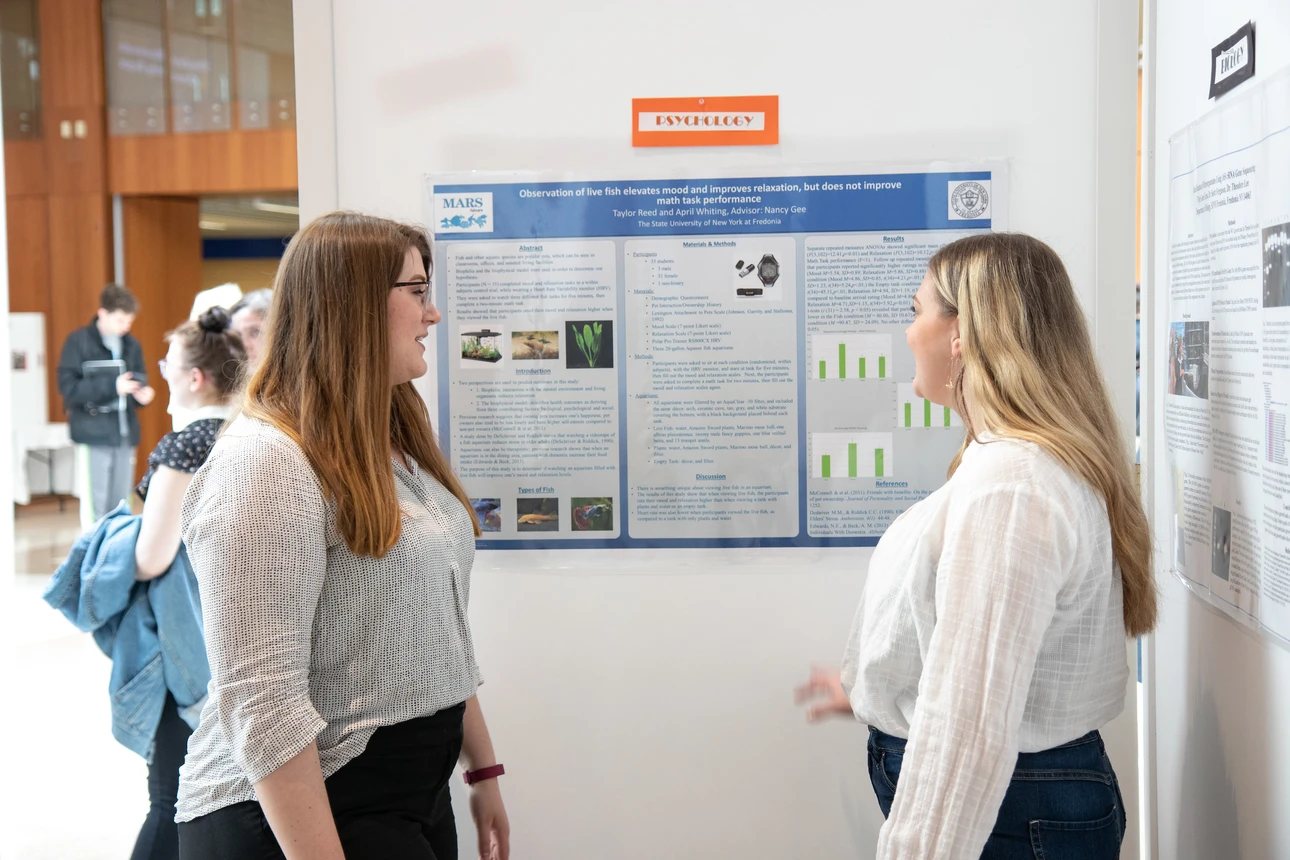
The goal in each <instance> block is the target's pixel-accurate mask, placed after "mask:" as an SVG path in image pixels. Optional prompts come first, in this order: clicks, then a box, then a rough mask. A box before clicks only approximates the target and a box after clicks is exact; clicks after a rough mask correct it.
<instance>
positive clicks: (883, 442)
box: [811, 433, 893, 478]
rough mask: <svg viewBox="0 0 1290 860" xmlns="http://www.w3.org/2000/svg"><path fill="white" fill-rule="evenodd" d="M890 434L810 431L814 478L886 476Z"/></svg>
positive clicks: (890, 472) (890, 460) (890, 461)
mask: <svg viewBox="0 0 1290 860" xmlns="http://www.w3.org/2000/svg"><path fill="white" fill-rule="evenodd" d="M892 468H893V463H892V444H891V434H890V433H812V434H811V475H812V477H815V478H886V477H890V476H891V474H892Z"/></svg>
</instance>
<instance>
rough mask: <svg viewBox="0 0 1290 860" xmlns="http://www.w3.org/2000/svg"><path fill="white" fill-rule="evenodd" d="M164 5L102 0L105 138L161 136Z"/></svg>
mask: <svg viewBox="0 0 1290 860" xmlns="http://www.w3.org/2000/svg"><path fill="white" fill-rule="evenodd" d="M163 3H164V0H103V54H104V60H105V61H106V63H107V99H108V133H109V134H163V133H164V132H165V131H166V81H165V77H164V73H165V68H166V43H165V36H164V29H163V27H164V23H165V7H164V5H163Z"/></svg>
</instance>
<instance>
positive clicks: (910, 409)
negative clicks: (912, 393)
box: [905, 403, 914, 427]
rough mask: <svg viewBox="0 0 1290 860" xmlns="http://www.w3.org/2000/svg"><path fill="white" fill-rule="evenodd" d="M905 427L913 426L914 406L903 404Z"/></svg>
mask: <svg viewBox="0 0 1290 860" xmlns="http://www.w3.org/2000/svg"><path fill="white" fill-rule="evenodd" d="M905 426H906V427H913V426H914V404H912V403H906V404H905Z"/></svg>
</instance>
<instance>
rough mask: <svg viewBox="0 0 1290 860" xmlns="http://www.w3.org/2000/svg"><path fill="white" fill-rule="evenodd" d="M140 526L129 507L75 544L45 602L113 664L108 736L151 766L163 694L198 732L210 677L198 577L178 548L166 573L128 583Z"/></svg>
mask: <svg viewBox="0 0 1290 860" xmlns="http://www.w3.org/2000/svg"><path fill="white" fill-rule="evenodd" d="M140 521H141V518H140V517H138V516H134V515H133V514H131V513H130V509H129V505H128V503H127V502H122V503H121V504H120V505H119V506H118V507H117V508H116V510H114V511H113V512H112V513H110V514H108V515H107V516H106V517H104V518H103V519H101V520H99V522H98V524H97V525H96V526H95V527H94V530H93V531H91V532H88V533H86V534H84V535H82V536H81V537H80V538H79V539H78V540H77V541H76V544H75V545H74V546H73V547H72V551H71V554H70V555H69V556H68V557H67V560H66V561H65V562H63V564H62V565H61V566H60V567H59V568H58V570H57V571H56V572H55V573H54V578H53V581H52V582H50V584H49V587H48V588H47V589H46V590H45V594H44V598H45V600H46V602H48V603H49V605H50V606H53V607H54V608H55V609H57V610H59V611H60V612H62V613H63V615H65V616H67V619H68V620H69V621H71V622H72V623H73V624H75V625H76V626H77V627H78V628H79V629H81V630H86V631H90V632H92V633H93V634H94V641H95V642H97V643H98V646H99V648H100V649H101V650H102V651H103V653H104V654H106V655H108V657H110V658H112V676H111V679H110V681H109V682H108V695H109V696H110V697H111V700H112V736H113V737H115V738H116V739H117V740H118V741H120V742H121V743H122V744H124V745H125V746H126V747H128V748H129V749H131V750H133V751H134V752H136V753H138V754H139V755H141V756H143V757H144V758H145V759H147V760H148V761H151V760H152V747H153V738H154V737H155V735H156V732H157V724H158V723H159V722H160V720H161V711H162V708H163V707H164V706H165V702H166V693H167V692H169V693H170V695H171V696H173V697H174V699H175V703H176V704H177V705H178V706H179V713H180V715H181V716H183V718H184V720H185V721H186V722H187V723H188V724H189V725H190V726H192V727H193V728H196V727H197V719H198V716H199V715H200V714H201V706H202V705H203V704H205V700H206V687H207V685H208V684H209V683H210V679H211V670H210V665H209V664H208V663H207V662H206V643H205V640H204V638H203V636H202V608H201V598H200V597H199V595H198V592H197V577H196V576H194V575H193V569H192V566H191V565H190V564H189V562H188V553H187V552H186V551H185V550H184V547H183V545H182V544H181V545H180V547H179V552H178V553H177V554H176V555H175V560H174V562H173V563H171V565H170V569H169V570H168V571H166V572H165V573H164V574H162V575H161V576H159V577H157V578H156V579H153V580H150V581H148V582H138V581H136V580H135V578H134V544H135V541H136V540H138V538H139V525H140Z"/></svg>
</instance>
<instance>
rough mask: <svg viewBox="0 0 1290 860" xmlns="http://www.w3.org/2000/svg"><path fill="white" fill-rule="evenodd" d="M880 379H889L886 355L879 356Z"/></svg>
mask: <svg viewBox="0 0 1290 860" xmlns="http://www.w3.org/2000/svg"><path fill="white" fill-rule="evenodd" d="M878 378H879V379H886V378H887V356H885V355H880V356H878Z"/></svg>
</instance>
